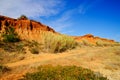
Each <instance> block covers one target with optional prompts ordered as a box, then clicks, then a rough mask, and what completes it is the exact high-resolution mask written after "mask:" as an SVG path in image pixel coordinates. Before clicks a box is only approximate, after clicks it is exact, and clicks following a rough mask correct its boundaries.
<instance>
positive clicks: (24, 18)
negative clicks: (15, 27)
mask: <svg viewBox="0 0 120 80" xmlns="http://www.w3.org/2000/svg"><path fill="white" fill-rule="evenodd" d="M18 19H22V20H26V19H28V18H27V16H25V15H21V16H20V17H19V18H18Z"/></svg>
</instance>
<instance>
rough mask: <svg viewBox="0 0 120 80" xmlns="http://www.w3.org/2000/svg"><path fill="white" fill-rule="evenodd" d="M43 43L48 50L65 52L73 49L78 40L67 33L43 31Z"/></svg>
mask: <svg viewBox="0 0 120 80" xmlns="http://www.w3.org/2000/svg"><path fill="white" fill-rule="evenodd" d="M41 37H42V42H41V43H42V44H43V45H44V50H45V51H46V52H53V53H57V52H63V51H65V50H67V49H73V48H75V47H76V44H77V43H76V42H75V40H74V39H73V38H71V37H69V36H67V35H62V34H61V35H60V34H55V33H52V32H42V33H41Z"/></svg>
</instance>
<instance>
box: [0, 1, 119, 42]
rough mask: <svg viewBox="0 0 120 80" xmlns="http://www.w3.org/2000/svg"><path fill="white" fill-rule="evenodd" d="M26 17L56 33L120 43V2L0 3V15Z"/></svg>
mask: <svg viewBox="0 0 120 80" xmlns="http://www.w3.org/2000/svg"><path fill="white" fill-rule="evenodd" d="M22 14H24V15H26V16H28V17H29V18H30V19H34V20H37V21H40V22H42V23H44V24H46V25H48V26H50V27H52V28H53V29H55V30H56V31H58V32H61V33H63V34H68V35H76V36H81V35H85V34H88V33H90V34H93V35H95V36H100V37H103V38H108V39H114V40H116V41H120V0H14V1H13V0H1V1H0V15H5V16H9V17H13V18H18V17H19V16H20V15H22Z"/></svg>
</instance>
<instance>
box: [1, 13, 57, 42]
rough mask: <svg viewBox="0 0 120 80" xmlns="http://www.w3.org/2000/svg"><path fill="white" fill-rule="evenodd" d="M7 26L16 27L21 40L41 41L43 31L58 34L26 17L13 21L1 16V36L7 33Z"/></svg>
mask: <svg viewBox="0 0 120 80" xmlns="http://www.w3.org/2000/svg"><path fill="white" fill-rule="evenodd" d="M7 26H11V27H14V28H15V31H16V32H17V33H18V35H19V36H20V38H21V39H29V40H39V36H40V33H41V31H50V32H53V33H56V32H55V31H54V30H53V29H52V28H50V27H49V26H46V25H44V24H42V23H40V22H37V21H34V20H29V19H27V18H24V17H22V18H19V19H13V18H9V17H6V16H1V15H0V34H1V33H4V32H5V28H6V27H7Z"/></svg>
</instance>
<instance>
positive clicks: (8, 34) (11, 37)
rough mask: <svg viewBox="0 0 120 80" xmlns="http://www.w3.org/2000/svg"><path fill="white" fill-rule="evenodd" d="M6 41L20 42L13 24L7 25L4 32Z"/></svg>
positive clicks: (3, 35)
mask: <svg viewBox="0 0 120 80" xmlns="http://www.w3.org/2000/svg"><path fill="white" fill-rule="evenodd" d="M2 37H3V41H4V42H18V41H20V39H19V37H18V35H17V33H15V29H14V28H13V27H11V26H6V30H5V33H3V34H2Z"/></svg>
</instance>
